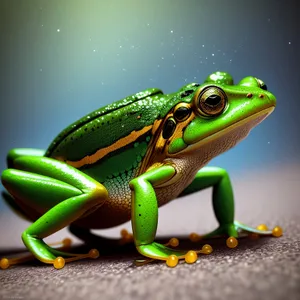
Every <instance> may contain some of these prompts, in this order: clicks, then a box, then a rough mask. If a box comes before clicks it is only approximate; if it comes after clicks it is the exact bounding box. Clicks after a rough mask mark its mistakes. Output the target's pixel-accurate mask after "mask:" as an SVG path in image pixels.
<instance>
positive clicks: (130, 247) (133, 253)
mask: <svg viewBox="0 0 300 300" xmlns="http://www.w3.org/2000/svg"><path fill="white" fill-rule="evenodd" d="M97 238H98V240H97V242H95V240H94V241H93V243H92V244H91V243H84V244H80V245H74V246H71V248H70V249H69V250H68V252H71V253H87V252H88V251H89V250H90V249H91V248H96V249H98V250H99V252H100V257H99V260H101V261H102V262H104V261H105V260H106V261H107V260H110V261H111V259H113V260H115V261H117V260H118V261H128V260H132V261H133V262H134V260H136V259H144V257H143V256H141V255H140V254H139V253H138V252H137V250H136V248H135V246H134V244H133V242H131V243H127V244H123V245H122V244H120V239H109V238H104V237H100V236H99V237H98V236H97ZM170 238H171V237H158V238H157V239H155V241H156V242H158V243H161V244H165V243H167V242H168V240H169V239H170ZM178 239H179V241H180V244H179V247H178V248H180V249H183V250H200V249H201V248H202V246H203V245H204V244H209V245H211V246H212V248H213V252H212V253H211V254H210V255H201V256H200V258H201V259H210V258H213V257H219V256H224V255H226V256H238V255H239V254H241V252H243V251H246V250H249V249H252V250H254V251H255V250H258V251H259V249H260V248H261V247H262V246H263V245H264V244H267V243H268V242H269V240H270V238H268V237H263V238H258V239H255V240H252V239H249V238H240V239H239V245H238V247H237V248H235V249H230V248H228V247H227V246H226V239H225V238H213V239H207V240H202V241H200V242H196V243H195V242H191V241H190V239H189V238H187V237H186V236H183V237H178ZM24 250H25V249H20V248H18V249H6V250H5V251H1V249H0V257H6V256H12V257H13V256H15V255H16V254H21V253H22V255H23V254H24ZM88 261H90V260H82V261H81V263H85V262H88ZM157 262H159V261H157ZM37 264H38V265H42V263H41V262H39V261H38V260H36V259H35V260H32V261H28V262H26V263H24V264H23V265H37ZM133 266H135V265H134V264H133Z"/></svg>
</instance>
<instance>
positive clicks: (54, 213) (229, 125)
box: [1, 72, 276, 263]
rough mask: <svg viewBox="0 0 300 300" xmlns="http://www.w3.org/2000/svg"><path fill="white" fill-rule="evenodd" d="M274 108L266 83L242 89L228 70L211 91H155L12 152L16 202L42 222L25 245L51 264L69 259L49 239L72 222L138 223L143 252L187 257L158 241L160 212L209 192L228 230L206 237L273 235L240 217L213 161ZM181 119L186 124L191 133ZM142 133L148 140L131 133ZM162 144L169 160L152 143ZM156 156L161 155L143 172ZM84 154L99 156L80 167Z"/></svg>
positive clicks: (244, 84) (8, 180)
mask: <svg viewBox="0 0 300 300" xmlns="http://www.w3.org/2000/svg"><path fill="white" fill-rule="evenodd" d="M216 90H217V92H215V91H216ZM205 91H208V92H207V93H205ZM209 91H213V92H211V93H210V92H209ZM201 97H202V104H203V105H202V106H201V105H200V98H201ZM222 101H223V102H222ZM181 104H184V105H187V106H189V113H188V115H187V117H188V119H187V120H185V121H182V120H181V119H180V118H179V117H178V116H177V117H176V113H175V110H174V108H175V107H178V105H179V106H180V105H181ZM275 104H276V99H275V97H274V96H273V95H272V94H271V93H270V92H268V91H267V89H266V86H265V84H264V83H263V82H262V81H261V80H259V79H257V78H255V77H246V78H244V79H243V80H242V81H240V82H239V84H237V85H234V84H233V79H232V77H231V76H230V75H229V74H228V73H224V72H215V73H213V74H211V75H210V76H209V77H207V79H206V80H205V82H204V83H203V84H202V85H199V84H188V85H186V86H184V87H182V88H181V89H180V90H179V91H178V92H176V93H173V94H163V93H162V92H161V91H160V90H158V89H148V90H146V91H143V92H141V93H138V94H135V95H133V96H130V97H127V98H125V99H123V100H120V101H118V102H115V103H113V104H111V105H108V106H106V107H104V108H101V109H99V110H96V111H95V112H93V113H91V114H89V115H87V116H85V117H84V118H82V119H80V120H79V121H77V122H76V123H74V124H72V125H70V126H69V127H68V128H66V129H65V130H64V131H62V132H61V133H60V134H59V135H58V136H57V137H56V139H55V140H54V141H53V142H52V143H51V145H50V146H49V148H48V150H47V151H46V152H45V151H43V150H35V149H13V150H11V151H10V152H9V153H8V157H7V162H8V169H6V170H4V171H3V173H2V177H1V178H2V183H3V185H4V186H5V187H6V189H7V190H8V191H9V193H10V194H11V195H12V196H13V199H14V201H13V202H11V203H10V204H11V206H12V207H13V208H14V209H15V210H17V211H18V212H19V213H21V215H23V216H24V217H26V218H27V219H29V220H31V221H33V224H32V225H30V226H29V227H28V228H27V229H26V230H25V231H24V232H23V234H22V239H23V242H24V244H25V245H26V247H27V248H28V249H29V250H30V251H31V252H32V253H33V255H34V256H35V257H37V258H38V259H39V260H41V261H43V262H46V263H52V262H53V260H54V259H55V258H56V257H57V256H70V253H64V252H61V251H58V250H55V249H53V248H51V247H49V246H48V245H47V244H46V243H45V242H44V241H43V239H44V238H45V237H47V236H49V235H51V234H53V233H55V232H56V231H58V230H60V229H62V228H64V227H66V226H68V225H76V226H77V227H81V228H85V229H92V228H108V227H112V226H115V225H119V224H122V223H124V222H125V221H127V220H129V219H131V220H132V229H133V238H134V242H135V245H136V248H137V250H138V251H139V252H140V253H141V254H142V255H144V256H146V257H150V258H154V259H161V260H166V259H167V258H168V256H169V255H171V254H175V255H177V256H181V255H184V254H185V253H186V251H180V250H174V249H172V248H168V247H166V246H163V245H161V244H158V243H156V242H154V238H155V235H156V228H157V222H158V207H159V206H160V205H163V204H164V203H167V202H169V201H171V200H172V199H174V198H176V197H180V196H183V195H187V194H190V193H194V192H197V191H200V190H202V189H205V188H208V187H213V207H214V211H215V215H216V218H217V220H218V222H219V224H220V225H219V227H218V228H217V229H216V230H215V231H213V232H212V233H209V234H207V235H205V237H211V236H215V235H227V236H233V237H238V231H239V229H242V230H246V231H248V232H254V233H259V234H266V235H267V234H270V233H271V232H270V231H260V230H256V229H253V228H250V227H248V226H246V225H243V224H241V223H238V222H236V221H234V198H233V191H232V187H231V183H230V179H229V176H228V174H227V172H226V171H225V170H223V169H221V168H215V167H205V165H206V164H207V163H208V161H209V160H210V159H212V158H213V157H215V156H217V155H219V154H220V153H222V152H224V151H227V150H228V149H230V148H232V147H233V146H234V145H236V144H237V143H238V142H239V141H240V140H242V139H244V138H245V137H246V136H247V135H248V133H249V132H250V130H251V129H252V128H253V127H254V126H256V125H257V124H258V123H260V122H261V121H262V120H263V119H264V118H265V117H267V116H268V115H269V114H270V113H271V112H272V110H273V109H274V107H275ZM176 109H177V108H176ZM190 116H193V117H190ZM166 120H169V121H170V122H171V123H172V126H171V129H170V128H167V126H165V125H164V124H166ZM159 121H161V122H160V125H159V126H158V127H157V129H156V130H154V129H153V128H154V127H152V126H153V125H155V124H156V122H159ZM181 122H187V123H186V124H185V126H184V127H183V128H181V127H180V123H181ZM174 124H175V125H174ZM133 132H139V134H138V135H137V136H135V137H132V136H131V135H130V134H131V133H133ZM175 135H176V138H173V137H174V136H175ZM129 136H130V137H129ZM158 139H159V140H160V144H161V145H163V146H164V154H163V155H160V154H161V149H160V148H158V147H154V146H153V145H154V144H155V143H154V141H157V140H158ZM124 141H126V142H124ZM118 143H120V144H118ZM101 149H107V150H106V152H105V155H104V156H103V155H102V156H99V157H100V158H99V157H98V158H93V157H94V156H95V155H96V153H97V151H102V150H101ZM148 150H149V151H148ZM150 152H151V153H154V154H155V155H154V158H153V159H152V161H151V160H149V162H148V164H146V167H145V166H144V169H142V166H143V163H144V161H145V160H146V158H147V153H148V154H149V153H150ZM159 152H160V153H159ZM156 154H157V155H156ZM93 155H94V156H93ZM84 158H92V159H90V160H86V161H84V162H83V163H81V164H80V165H74V164H73V162H78V161H81V160H82V159H84ZM122 199H124V200H122ZM118 200H119V202H118ZM86 232H87V234H88V230H87V231H86ZM75 233H76V232H75Z"/></svg>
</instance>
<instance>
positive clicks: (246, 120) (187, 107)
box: [162, 72, 276, 159]
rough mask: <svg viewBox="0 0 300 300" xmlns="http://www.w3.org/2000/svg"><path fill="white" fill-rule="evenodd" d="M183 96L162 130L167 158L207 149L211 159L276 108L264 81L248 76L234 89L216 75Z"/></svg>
mask: <svg viewBox="0 0 300 300" xmlns="http://www.w3.org/2000/svg"><path fill="white" fill-rule="evenodd" d="M180 93H181V98H182V100H180V102H179V103H177V104H176V105H175V106H174V107H173V108H172V109H171V110H170V111H169V113H168V115H167V116H166V118H165V120H164V125H163V130H162V138H164V139H165V146H164V148H165V151H166V152H167V156H168V157H174V156H181V155H183V154H185V155H186V154H188V153H190V154H192V153H195V152H197V151H198V150H201V149H202V150H203V149H204V150H203V151H204V152H203V153H204V155H208V156H209V159H211V158H212V157H214V156H216V155H218V154H220V153H222V152H224V151H226V150H228V149H230V148H232V147H233V146H235V145H236V144H237V143H238V142H239V141H241V140H242V139H244V138H245V137H246V136H247V135H248V134H249V132H250V130H251V129H252V128H253V127H255V126H256V125H258V124H259V123H260V122H262V121H263V120H264V119H265V118H266V117H267V116H268V115H269V114H270V113H271V112H272V111H273V110H274V108H275V105H276V99H275V97H274V95H273V94H271V93H270V92H268V91H267V86H266V84H265V83H264V82H263V81H262V80H260V79H258V78H255V77H251V76H249V77H246V78H244V79H242V80H241V81H240V82H239V83H238V84H237V85H234V84H233V80H232V77H231V76H230V75H229V74H228V73H223V72H216V73H213V74H212V75H210V76H209V77H208V78H207V79H206V81H205V82H204V84H202V85H200V86H198V85H196V84H190V85H187V86H185V87H184V88H183V89H181V91H180ZM185 94H186V96H184V95H185ZM182 95H183V97H182ZM166 140H167V141H166Z"/></svg>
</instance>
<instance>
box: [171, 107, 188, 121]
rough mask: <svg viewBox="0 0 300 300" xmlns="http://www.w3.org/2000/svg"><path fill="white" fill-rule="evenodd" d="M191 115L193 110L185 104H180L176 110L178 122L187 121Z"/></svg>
mask: <svg viewBox="0 0 300 300" xmlns="http://www.w3.org/2000/svg"><path fill="white" fill-rule="evenodd" d="M190 115H191V109H190V107H189V106H188V105H187V104H185V103H180V104H178V105H177V106H176V107H175V109H174V118H175V120H176V121H178V122H182V121H185V120H186V119H187V118H188V117H189V116H190Z"/></svg>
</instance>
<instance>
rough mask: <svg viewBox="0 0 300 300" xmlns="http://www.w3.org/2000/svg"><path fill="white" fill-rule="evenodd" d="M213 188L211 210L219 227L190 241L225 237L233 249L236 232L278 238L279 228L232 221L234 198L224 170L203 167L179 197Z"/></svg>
mask: <svg viewBox="0 0 300 300" xmlns="http://www.w3.org/2000/svg"><path fill="white" fill-rule="evenodd" d="M208 187H213V208H214V212H215V215H216V218H217V220H218V222H219V224H220V226H219V227H218V228H217V229H216V230H214V231H212V232H211V233H208V234H206V235H203V236H198V235H196V234H193V235H192V236H191V237H192V240H199V239H200V238H209V237H213V236H219V235H226V236H229V237H231V238H230V239H228V240H227V245H228V246H229V247H232V248H234V247H235V246H236V245H237V241H236V239H235V238H236V237H238V231H240V230H243V231H246V232H249V233H255V234H259V235H273V236H280V234H278V233H280V232H281V228H280V227H275V228H274V229H273V231H269V230H267V228H266V226H260V227H258V228H257V229H255V228H251V227H249V226H247V225H244V224H242V223H240V222H238V221H235V220H234V196H233V190H232V185H231V182H230V178H229V175H228V173H227V171H226V170H224V169H222V168H217V167H204V168H202V169H201V170H199V171H198V172H197V174H196V176H195V178H194V180H193V182H192V183H191V184H190V185H189V186H188V187H187V188H186V189H185V190H184V191H183V192H182V194H181V195H180V196H184V195H187V194H191V193H193V192H197V191H200V190H202V189H205V188H208Z"/></svg>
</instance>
